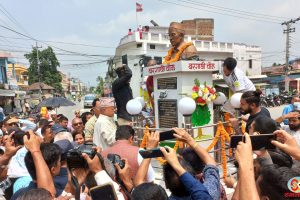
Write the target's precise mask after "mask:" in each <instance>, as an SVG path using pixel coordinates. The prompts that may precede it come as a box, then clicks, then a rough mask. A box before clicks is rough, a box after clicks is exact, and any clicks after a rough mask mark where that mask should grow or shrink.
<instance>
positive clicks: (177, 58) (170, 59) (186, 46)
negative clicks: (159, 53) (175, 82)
mask: <svg viewBox="0 0 300 200" xmlns="http://www.w3.org/2000/svg"><path fill="white" fill-rule="evenodd" d="M192 44H193V43H192V42H188V43H185V44H184V45H183V46H182V47H180V48H179V51H178V52H177V53H176V55H175V57H174V58H172V55H173V53H174V47H172V48H171V49H170V50H169V51H168V54H167V56H166V57H165V60H164V62H163V64H170V63H173V62H177V61H179V60H180V57H181V54H182V53H183V51H184V50H185V49H186V48H188V47H189V46H191V45H192Z"/></svg>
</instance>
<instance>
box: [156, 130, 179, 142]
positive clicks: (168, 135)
mask: <svg viewBox="0 0 300 200" xmlns="http://www.w3.org/2000/svg"><path fill="white" fill-rule="evenodd" d="M174 133H175V131H173V130H169V131H164V132H160V133H159V141H164V140H172V139H174V138H175V137H174V135H173V134H174Z"/></svg>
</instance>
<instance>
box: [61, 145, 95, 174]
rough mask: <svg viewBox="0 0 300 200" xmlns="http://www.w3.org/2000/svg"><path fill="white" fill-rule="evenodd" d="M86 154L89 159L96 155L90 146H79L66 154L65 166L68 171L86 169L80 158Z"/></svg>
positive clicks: (86, 165)
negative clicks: (66, 165)
mask: <svg viewBox="0 0 300 200" xmlns="http://www.w3.org/2000/svg"><path fill="white" fill-rule="evenodd" d="M82 153H86V154H87V155H88V156H89V157H90V158H91V159H93V158H94V157H95V155H96V154H97V152H96V150H95V149H93V148H92V146H90V145H84V144H83V145H80V146H78V147H75V148H74V149H71V150H69V151H68V152H67V164H68V167H69V169H77V168H88V164H87V162H86V160H85V159H84V158H83V157H82V155H81V154H82Z"/></svg>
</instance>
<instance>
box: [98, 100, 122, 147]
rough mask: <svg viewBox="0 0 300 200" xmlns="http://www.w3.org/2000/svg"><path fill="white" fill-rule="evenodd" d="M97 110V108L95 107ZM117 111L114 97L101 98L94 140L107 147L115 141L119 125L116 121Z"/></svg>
mask: <svg viewBox="0 0 300 200" xmlns="http://www.w3.org/2000/svg"><path fill="white" fill-rule="evenodd" d="M95 110H97V109H95ZM115 111H116V107H115V100H114V98H108V97H103V98H100V112H101V114H100V115H99V117H98V119H97V122H96V124H95V129H94V134H93V142H94V143H95V144H96V145H97V146H100V147H101V148H102V149H106V148H107V147H109V146H112V145H113V143H114V142H115V137H116V130H117V126H116V124H115V121H114V114H115Z"/></svg>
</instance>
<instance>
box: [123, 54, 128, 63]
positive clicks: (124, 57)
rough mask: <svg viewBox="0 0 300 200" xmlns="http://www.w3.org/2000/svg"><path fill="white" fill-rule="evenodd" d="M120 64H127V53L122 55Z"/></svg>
mask: <svg viewBox="0 0 300 200" xmlns="http://www.w3.org/2000/svg"><path fill="white" fill-rule="evenodd" d="M122 64H125V65H128V61H127V55H123V56H122Z"/></svg>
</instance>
